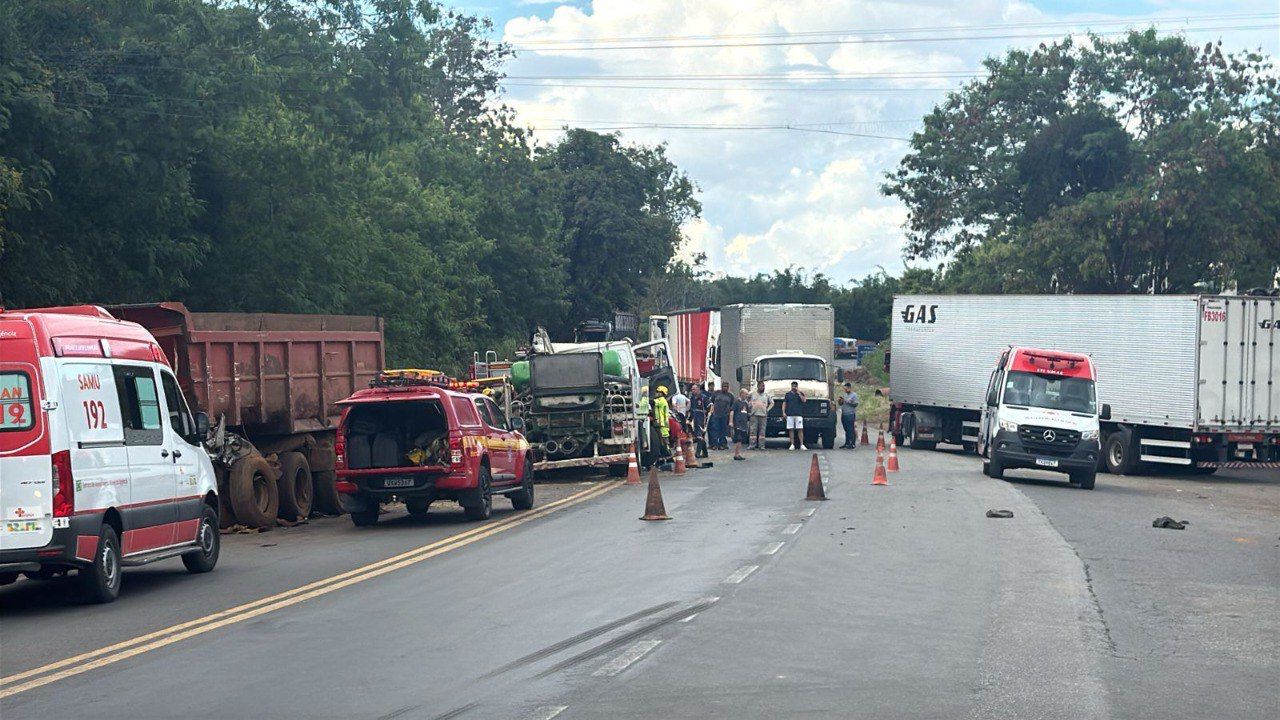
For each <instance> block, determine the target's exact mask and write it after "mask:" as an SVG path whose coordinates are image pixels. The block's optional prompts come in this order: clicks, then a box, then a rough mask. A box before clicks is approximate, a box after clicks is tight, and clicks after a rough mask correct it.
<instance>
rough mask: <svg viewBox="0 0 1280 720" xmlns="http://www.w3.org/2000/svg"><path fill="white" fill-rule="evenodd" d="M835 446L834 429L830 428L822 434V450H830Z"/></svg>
mask: <svg viewBox="0 0 1280 720" xmlns="http://www.w3.org/2000/svg"><path fill="white" fill-rule="evenodd" d="M835 446H836V429H835V428H830V429H828V430H824V431H823V432H822V449H823V450H830V449H831V448H833V447H835Z"/></svg>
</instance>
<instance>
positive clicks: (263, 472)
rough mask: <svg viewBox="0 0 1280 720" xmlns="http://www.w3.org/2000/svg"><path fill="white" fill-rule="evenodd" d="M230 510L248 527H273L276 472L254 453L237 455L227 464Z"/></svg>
mask: <svg viewBox="0 0 1280 720" xmlns="http://www.w3.org/2000/svg"><path fill="white" fill-rule="evenodd" d="M227 486H228V489H230V491H231V492H230V495H231V509H232V510H234V511H235V514H236V519H237V520H239V521H240V522H241V523H244V524H245V525H248V526H250V527H259V528H264V527H273V526H275V524H276V513H277V512H279V510H280V490H279V488H278V487H277V486H276V471H275V470H273V469H272V468H271V464H270V463H268V462H267V460H266V458H263V457H261V456H258V455H251V456H249V457H243V458H240V459H239V460H237V461H236V462H235V464H234V465H232V466H231V477H230V478H228V480H227Z"/></svg>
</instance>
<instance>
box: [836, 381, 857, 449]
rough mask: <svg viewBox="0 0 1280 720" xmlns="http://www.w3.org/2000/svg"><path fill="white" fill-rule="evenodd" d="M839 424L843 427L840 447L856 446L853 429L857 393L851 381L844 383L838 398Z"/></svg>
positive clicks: (850, 447) (849, 447) (855, 423)
mask: <svg viewBox="0 0 1280 720" xmlns="http://www.w3.org/2000/svg"><path fill="white" fill-rule="evenodd" d="M840 424H841V425H842V426H843V427H844V445H841V446H840V447H842V448H847V449H849V450H852V449H854V448H856V447H858V437H857V434H856V432H857V431H856V430H855V429H854V427H855V426H856V425H857V424H858V393H856V392H854V391H853V383H845V384H844V395H843V396H842V397H841V398H840Z"/></svg>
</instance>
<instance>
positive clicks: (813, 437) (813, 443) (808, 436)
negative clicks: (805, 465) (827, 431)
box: [800, 430, 819, 448]
mask: <svg viewBox="0 0 1280 720" xmlns="http://www.w3.org/2000/svg"><path fill="white" fill-rule="evenodd" d="M800 437H801V438H803V439H804V446H805V447H807V448H816V447H818V438H819V436H818V431H817V430H805V431H804V432H802V433H800Z"/></svg>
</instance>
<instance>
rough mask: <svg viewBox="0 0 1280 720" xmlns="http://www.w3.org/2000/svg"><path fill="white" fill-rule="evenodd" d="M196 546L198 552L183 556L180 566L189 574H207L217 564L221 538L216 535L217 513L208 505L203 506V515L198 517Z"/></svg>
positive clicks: (220, 549)
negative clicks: (184, 566) (185, 568)
mask: <svg viewBox="0 0 1280 720" xmlns="http://www.w3.org/2000/svg"><path fill="white" fill-rule="evenodd" d="M196 545H197V546H198V547H199V548H200V552H194V553H187V554H186V555H183V556H182V564H183V565H186V566H187V570H188V571H190V572H193V573H207V572H209V571H210V570H212V569H213V568H214V566H216V565H217V564H218V554H219V553H220V552H221V551H222V536H221V535H219V534H218V513H217V512H216V511H215V510H214V509H213V508H211V507H209V506H208V505H205V506H204V514H202V515H201V516H200V527H199V528H198V529H197V530H196Z"/></svg>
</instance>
